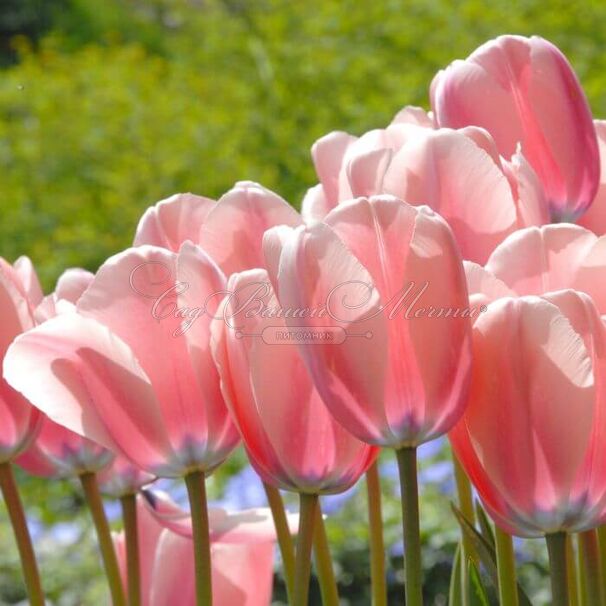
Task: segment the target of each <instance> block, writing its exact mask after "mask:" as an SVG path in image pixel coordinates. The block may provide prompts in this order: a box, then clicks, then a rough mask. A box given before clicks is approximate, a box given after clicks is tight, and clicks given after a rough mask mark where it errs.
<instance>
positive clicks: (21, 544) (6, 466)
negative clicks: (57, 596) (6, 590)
mask: <svg viewBox="0 0 606 606" xmlns="http://www.w3.org/2000/svg"><path fill="white" fill-rule="evenodd" d="M0 488H1V489H2V496H3V497H4V502H5V503H6V509H7V511H8V517H9V518H10V521H11V524H12V526H13V532H14V534H15V540H16V542H17V549H18V550H19V557H20V558H21V568H22V569H23V578H24V581H25V587H26V589H27V595H28V597H29V603H30V604H31V605H32V606H44V592H43V591H42V585H41V583H40V575H39V573H38V564H37V563H36V556H35V554H34V548H33V546H32V539H31V537H30V534H29V530H28V528H27V520H26V519H25V513H24V511H23V505H22V503H21V498H20V497H19V491H18V489H17V482H15V476H14V475H13V469H12V467H11V464H10V463H9V462H5V463H0Z"/></svg>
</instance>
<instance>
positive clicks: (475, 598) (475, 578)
mask: <svg viewBox="0 0 606 606" xmlns="http://www.w3.org/2000/svg"><path fill="white" fill-rule="evenodd" d="M467 570H468V575H467V576H468V578H469V606H490V602H489V601H488V594H487V593H486V589H484V585H483V583H482V578H481V577H480V573H479V571H478V569H477V567H476V565H475V564H474V563H473V560H468V562H467Z"/></svg>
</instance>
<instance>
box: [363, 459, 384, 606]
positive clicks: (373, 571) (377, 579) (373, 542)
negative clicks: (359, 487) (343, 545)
mask: <svg viewBox="0 0 606 606" xmlns="http://www.w3.org/2000/svg"><path fill="white" fill-rule="evenodd" d="M366 492H367V496H368V526H369V532H370V578H371V584H372V606H387V582H386V579H385V543H384V541H383V516H382V513H381V479H380V477H379V467H378V463H377V461H375V462H374V463H373V464H372V465H371V466H370V467H369V468H368V471H367V472H366Z"/></svg>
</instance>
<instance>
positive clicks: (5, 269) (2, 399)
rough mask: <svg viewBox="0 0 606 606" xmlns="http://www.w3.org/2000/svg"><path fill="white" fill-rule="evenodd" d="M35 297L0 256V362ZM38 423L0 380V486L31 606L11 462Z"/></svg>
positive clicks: (27, 277)
mask: <svg viewBox="0 0 606 606" xmlns="http://www.w3.org/2000/svg"><path fill="white" fill-rule="evenodd" d="M41 299H42V290H41V289H40V284H39V282H38V278H37V275H36V272H35V270H34V268H33V266H32V263H31V261H30V260H29V259H28V258H27V257H21V258H20V259H18V260H17V261H16V262H15V264H14V265H11V264H10V263H8V262H7V261H5V260H4V259H2V258H0V313H1V314H2V322H0V360H2V359H4V357H5V355H6V351H7V349H8V347H9V345H10V344H11V342H12V341H13V340H14V339H15V337H17V336H18V335H19V334H21V333H23V332H25V331H26V330H29V329H30V328H32V327H33V326H34V324H35V320H34V308H35V307H36V306H37V305H38V304H39V303H40V301H41ZM40 419H41V414H40V412H39V411H38V410H37V409H36V408H34V407H32V406H30V405H29V403H28V401H27V399H25V398H24V397H23V396H22V395H21V394H20V393H19V392H18V391H16V390H14V389H13V388H12V387H10V385H9V384H8V383H7V381H6V380H5V379H4V378H2V377H0V488H1V490H2V495H3V497H4V501H5V503H6V507H7V510H8V514H9V517H10V520H11V524H12V526H13V530H14V532H15V539H16V541H17V547H18V549H19V555H20V557H21V565H22V568H23V575H24V580H25V585H26V588H27V592H28V596H29V600H30V603H31V604H33V605H34V606H41V605H42V604H44V595H43V592H42V587H41V585H40V579H39V575H38V568H37V564H36V558H35V555H34V550H33V547H32V543H31V538H30V536H29V531H28V529H27V524H26V521H25V514H24V512H23V505H22V503H21V499H20V497H19V492H18V489H17V484H16V482H15V478H14V475H13V470H12V466H11V462H12V461H14V459H15V458H16V457H18V456H19V455H20V454H21V453H23V452H24V451H25V450H26V449H27V448H28V446H29V445H30V444H31V442H32V441H33V440H34V439H35V437H36V433H37V432H38V431H39V429H40Z"/></svg>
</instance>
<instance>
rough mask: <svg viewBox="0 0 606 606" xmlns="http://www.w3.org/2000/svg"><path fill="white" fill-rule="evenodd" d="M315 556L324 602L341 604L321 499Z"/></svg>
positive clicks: (315, 531) (317, 521) (330, 605)
mask: <svg viewBox="0 0 606 606" xmlns="http://www.w3.org/2000/svg"><path fill="white" fill-rule="evenodd" d="M314 557H315V561H316V571H317V573H318V581H319V583H320V592H321V594H322V604H323V605H324V606H339V590H338V589H337V580H336V578H335V572H334V568H333V564H332V558H331V556H330V546H329V544H328V537H327V536H326V527H325V526H324V520H323V519H322V509H321V507H320V501H319V500H318V506H317V507H316V521H315V529H314Z"/></svg>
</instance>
